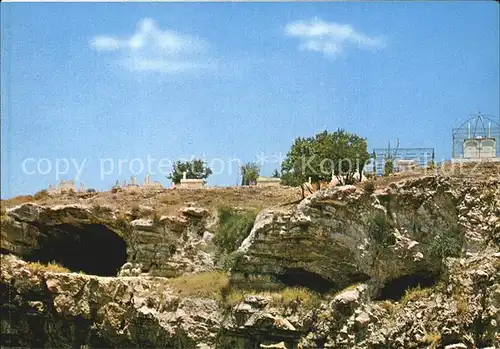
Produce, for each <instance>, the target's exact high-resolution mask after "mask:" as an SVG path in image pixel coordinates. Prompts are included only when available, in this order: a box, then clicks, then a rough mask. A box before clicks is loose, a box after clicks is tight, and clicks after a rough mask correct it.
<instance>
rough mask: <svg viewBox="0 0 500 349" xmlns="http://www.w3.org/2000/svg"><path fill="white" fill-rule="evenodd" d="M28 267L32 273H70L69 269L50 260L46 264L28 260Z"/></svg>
mask: <svg viewBox="0 0 500 349" xmlns="http://www.w3.org/2000/svg"><path fill="white" fill-rule="evenodd" d="M27 267H28V269H29V270H30V271H31V272H33V273H45V272H51V273H70V272H71V271H70V270H69V269H68V268H65V267H63V266H62V265H60V264H57V263H56V262H50V263H48V264H42V263H40V262H28V264H27Z"/></svg>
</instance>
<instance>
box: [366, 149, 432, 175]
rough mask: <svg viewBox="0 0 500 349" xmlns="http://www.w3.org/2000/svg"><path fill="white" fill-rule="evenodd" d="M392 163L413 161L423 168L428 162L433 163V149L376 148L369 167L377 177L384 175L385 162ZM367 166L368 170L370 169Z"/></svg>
mask: <svg viewBox="0 0 500 349" xmlns="http://www.w3.org/2000/svg"><path fill="white" fill-rule="evenodd" d="M388 159H390V160H392V161H394V162H396V161H398V160H414V161H415V163H416V164H417V165H418V166H420V167H425V166H427V164H428V163H429V162H430V161H434V148H399V147H396V148H394V149H391V148H390V146H389V147H388V148H376V149H373V157H372V160H371V166H372V167H373V172H375V173H376V174H377V175H382V174H383V173H384V167H385V162H386V160H388ZM371 166H370V165H369V166H368V167H369V169H370V167H371Z"/></svg>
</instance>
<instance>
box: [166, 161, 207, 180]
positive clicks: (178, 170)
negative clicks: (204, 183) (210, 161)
mask: <svg viewBox="0 0 500 349" xmlns="http://www.w3.org/2000/svg"><path fill="white" fill-rule="evenodd" d="M184 172H186V178H187V179H206V178H207V177H208V176H210V175H211V174H212V170H211V169H210V167H208V166H207V165H206V164H205V163H204V162H203V160H200V159H195V160H193V161H184V162H183V161H176V162H175V163H174V167H173V169H172V172H171V173H170V174H169V175H168V176H167V178H168V179H171V180H172V182H173V183H174V184H179V183H180V182H181V179H182V178H183V174H184Z"/></svg>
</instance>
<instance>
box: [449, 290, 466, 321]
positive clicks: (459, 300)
mask: <svg viewBox="0 0 500 349" xmlns="http://www.w3.org/2000/svg"><path fill="white" fill-rule="evenodd" d="M453 298H454V300H455V302H456V306H457V315H458V316H459V317H460V318H462V319H463V318H464V317H465V316H466V315H467V313H468V311H469V300H468V299H467V296H465V295H463V294H462V293H458V292H457V293H455V294H454V295H453Z"/></svg>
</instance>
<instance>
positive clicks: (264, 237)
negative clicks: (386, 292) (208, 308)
mask: <svg viewBox="0 0 500 349" xmlns="http://www.w3.org/2000/svg"><path fill="white" fill-rule="evenodd" d="M499 187H500V181H499V179H498V178H490V179H487V180H483V181H478V182H476V183H464V182H463V181H458V180H457V179H454V178H450V177H435V176H427V177H422V178H418V179H412V180H407V181H403V182H401V183H394V184H391V185H390V186H389V187H388V188H386V189H383V190H378V191H376V192H375V193H371V194H370V193H366V192H365V191H364V190H363V189H362V188H359V187H355V186H343V187H338V188H331V189H326V190H322V191H319V192H316V193H315V194H313V195H311V196H309V197H308V198H306V199H305V200H303V201H302V202H301V203H300V204H299V205H298V206H297V207H296V208H292V209H289V210H267V211H264V212H261V213H260V214H259V216H258V217H257V219H256V222H255V225H254V228H253V229H252V232H251V233H250V235H249V236H248V237H247V238H246V240H245V241H244V242H243V243H242V245H241V247H240V249H239V253H240V256H239V258H238V263H237V264H236V265H235V267H234V268H233V269H232V275H233V276H232V278H233V282H234V283H236V284H241V285H248V286H251V287H252V286H253V284H252V280H257V282H261V280H269V279H271V280H274V281H276V282H280V281H281V282H284V283H285V284H289V285H303V286H306V285H307V286H308V287H314V285H317V286H318V287H317V290H318V291H325V290H332V289H333V290H340V289H342V288H344V287H346V286H348V285H350V284H353V283H355V282H359V281H367V280H370V281H371V285H373V286H375V288H374V292H377V290H379V289H380V288H381V287H382V286H383V285H384V284H386V283H388V282H390V281H391V280H398V278H404V277H410V276H412V275H419V274H422V275H427V276H430V277H431V278H432V275H437V274H438V273H440V272H441V271H442V269H443V268H442V267H443V266H442V263H441V262H440V261H441V259H442V258H443V257H444V255H443V253H447V252H455V254H459V253H460V252H461V250H462V249H463V248H465V249H467V250H468V251H477V250H478V249H481V248H484V247H485V246H486V245H488V244H489V243H490V242H491V239H493V236H494V233H493V232H494V231H496V230H498V226H499V220H498V216H499V215H500V212H499V210H500V209H499V200H500V199H499V198H500V193H499V191H498V188H499ZM491 188H493V190H496V191H492V192H491V193H490V190H491ZM471 192H472V193H478V192H481V193H486V192H488V193H490V194H488V195H490V197H489V202H488V203H486V204H485V202H484V201H481V200H479V199H478V200H471V199H470V195H471V194H470V193H471ZM478 195H479V194H478ZM485 195H486V194H485ZM478 197H479V196H478ZM470 219H472V222H471V220H470ZM464 242H466V243H465V245H464ZM445 250H446V251H445ZM448 250H454V251H448ZM311 285H313V286H311ZM374 295H376V294H374Z"/></svg>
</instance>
